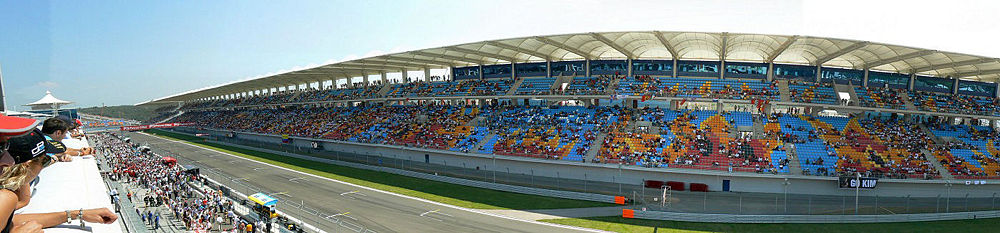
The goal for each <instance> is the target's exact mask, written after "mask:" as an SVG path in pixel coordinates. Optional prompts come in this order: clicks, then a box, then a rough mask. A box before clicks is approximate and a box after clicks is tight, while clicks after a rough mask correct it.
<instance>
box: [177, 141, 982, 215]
mask: <svg viewBox="0 0 1000 233" xmlns="http://www.w3.org/2000/svg"><path fill="white" fill-rule="evenodd" d="M176 130H178V131H182V132H188V133H208V134H211V135H213V136H217V137H228V134H230V133H233V132H231V131H222V130H212V129H201V130H199V129H195V128H191V127H180V128H177V129H176ZM235 136H236V138H237V139H240V140H246V141H254V142H260V143H271V144H275V145H280V144H283V143H282V142H281V136H279V135H267V134H257V133H247V132H235ZM312 142H318V143H321V144H322V145H323V149H324V150H328V151H338V152H346V153H357V154H367V155H373V156H382V157H386V158H396V159H403V160H408V161H413V162H419V163H424V162H429V163H432V164H440V165H447V166H452V167H460V168H478V169H483V170H488V171H497V172H504V173H507V172H509V173H513V174H531V175H533V176H544V177H553V178H567V179H580V180H588V181H600V182H612V183H622V184H627V185H633V186H635V185H641V184H642V182H643V181H644V180H661V181H680V182H685V183H704V184H707V185H708V187H709V190H710V191H722V183H723V181H724V180H729V182H730V191H732V192H748V193H785V192H786V191H787V193H788V194H808V195H834V196H854V195H855V190H853V189H840V188H839V187H838V184H837V179H836V178H835V177H818V176H799V175H772V174H755V173H741V172H737V173H729V172H726V171H708V170H697V169H677V168H644V167H637V166H621V167H619V166H618V165H617V164H594V163H581V162H569V161H562V160H545V159H535V158H526V157H516V156H496V157H495V159H494V156H492V155H487V154H477V153H460V152H453V151H444V150H431V149H421V148H412V147H401V146H390V145H380V144H362V143H353V142H339V141H329V140H322V139H310V138H295V137H293V140H292V145H294V146H296V147H300V148H311V147H312V145H311V144H312ZM285 145H287V144H285ZM494 163H495V164H496V165H493V164H494ZM948 184H951V186H948ZM998 193H1000V181H996V180H988V181H987V184H985V185H965V182H964V181H955V180H915V179H911V180H902V179H880V180H879V184H878V188H877V189H875V190H862V191H861V192H860V196H866V197H874V196H880V197H907V196H909V197H942V196H946V197H948V196H950V197H971V198H993V197H995V196H997V195H998Z"/></svg>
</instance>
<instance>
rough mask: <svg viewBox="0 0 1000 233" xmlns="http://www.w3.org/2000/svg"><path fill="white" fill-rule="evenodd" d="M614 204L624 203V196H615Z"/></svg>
mask: <svg viewBox="0 0 1000 233" xmlns="http://www.w3.org/2000/svg"><path fill="white" fill-rule="evenodd" d="M615 204H619V205H624V204H625V197H623V196H615Z"/></svg>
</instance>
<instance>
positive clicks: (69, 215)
mask: <svg viewBox="0 0 1000 233" xmlns="http://www.w3.org/2000/svg"><path fill="white" fill-rule="evenodd" d="M38 123H39V122H38V121H37V120H33V119H26V118H19V117H9V116H0V149H2V152H0V170H2V172H0V177H4V176H7V173H14V172H18V171H16V170H19V169H15V168H14V167H15V166H22V165H20V164H25V163H28V164H29V165H24V166H27V168H24V169H21V171H24V173H25V176H24V178H21V179H22V181H21V182H22V184H21V185H11V186H12V187H11V188H16V189H14V190H12V189H10V188H8V187H6V186H5V187H4V188H3V189H0V219H4V218H6V219H7V221H2V220H0V233H25V232H28V233H36V232H42V230H41V229H42V228H46V227H52V226H56V225H59V224H62V223H68V222H70V221H71V220H73V219H80V220H81V221H87V222H97V223H105V224H109V223H113V222H114V221H115V220H117V219H118V216H117V215H115V214H114V213H112V212H111V210H108V209H107V208H98V209H89V210H82V209H80V210H66V211H63V212H52V213H38V214H17V215H15V214H14V211H15V210H17V209H18V208H19V207H20V206H19V204H26V203H19V202H20V199H21V198H19V196H20V195H18V194H17V193H16V191H17V189H27V188H24V187H23V182H24V181H23V180H27V178H29V175H31V174H35V175H37V172H38V171H40V170H41V168H42V167H44V166H46V164H49V165H51V163H52V162H51V161H45V160H51V158H47V157H48V156H47V155H46V153H61V152H62V151H59V150H58V149H57V148H55V147H53V146H51V144H49V143H47V141H46V140H45V137H44V136H43V134H42V132H40V131H38V130H37V129H35V126H36V125H38ZM10 177H13V176H10ZM29 188H30V187H29ZM25 191H28V190H25ZM26 196H28V197H30V193H28V194H27V195H26Z"/></svg>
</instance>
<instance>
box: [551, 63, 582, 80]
mask: <svg viewBox="0 0 1000 233" xmlns="http://www.w3.org/2000/svg"><path fill="white" fill-rule="evenodd" d="M585 65H586V64H585V63H584V61H561V62H553V63H552V76H554V77H557V76H577V75H583V74H585V73H586V70H585V69H584V66H585Z"/></svg>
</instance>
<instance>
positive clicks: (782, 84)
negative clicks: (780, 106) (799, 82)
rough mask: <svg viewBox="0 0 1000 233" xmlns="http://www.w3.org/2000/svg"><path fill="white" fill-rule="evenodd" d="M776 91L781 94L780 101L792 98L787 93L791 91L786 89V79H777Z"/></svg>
mask: <svg viewBox="0 0 1000 233" xmlns="http://www.w3.org/2000/svg"><path fill="white" fill-rule="evenodd" d="M778 93H779V95H780V96H781V101H791V100H792V95H791V94H789V93H791V91H789V89H788V80H778Z"/></svg>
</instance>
